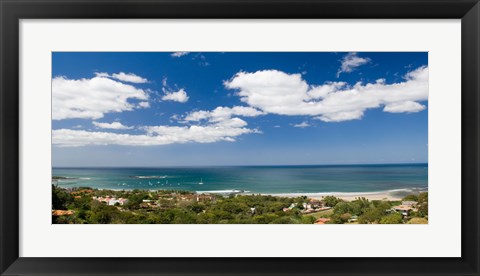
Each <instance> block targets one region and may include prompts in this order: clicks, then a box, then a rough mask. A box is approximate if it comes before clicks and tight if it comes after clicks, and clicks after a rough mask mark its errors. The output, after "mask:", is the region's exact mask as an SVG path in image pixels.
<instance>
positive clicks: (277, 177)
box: [52, 164, 428, 195]
mask: <svg viewBox="0 0 480 276" xmlns="http://www.w3.org/2000/svg"><path fill="white" fill-rule="evenodd" d="M52 176H54V178H61V179H53V180H52V183H53V184H55V185H58V186H60V187H64V188H69V187H70V188H71V187H91V188H97V189H110V190H133V189H145V190H187V191H192V192H205V193H206V192H210V193H215V192H216V193H261V194H305V195H309V194H329V193H357V194H358V193H371V192H386V191H390V192H402V193H404V194H408V193H410V192H419V191H426V190H427V189H428V164H382V165H311V166H216V167H165V168H53V170H52Z"/></svg>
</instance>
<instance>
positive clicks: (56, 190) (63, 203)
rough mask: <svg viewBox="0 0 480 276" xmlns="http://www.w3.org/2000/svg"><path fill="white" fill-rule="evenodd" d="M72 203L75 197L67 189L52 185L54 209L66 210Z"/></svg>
mask: <svg viewBox="0 0 480 276" xmlns="http://www.w3.org/2000/svg"><path fill="white" fill-rule="evenodd" d="M72 203H73V198H72V196H71V195H70V194H69V193H68V192H67V191H66V190H65V189H62V188H60V187H57V186H55V185H52V209H60V210H66V209H67V206H68V205H70V204H72Z"/></svg>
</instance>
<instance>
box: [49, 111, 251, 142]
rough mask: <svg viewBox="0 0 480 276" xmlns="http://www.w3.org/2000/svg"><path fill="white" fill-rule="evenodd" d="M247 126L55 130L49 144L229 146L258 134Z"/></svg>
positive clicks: (238, 123) (231, 122)
mask: <svg viewBox="0 0 480 276" xmlns="http://www.w3.org/2000/svg"><path fill="white" fill-rule="evenodd" d="M246 126H247V123H246V122H245V121H243V120H242V119H239V118H231V119H229V120H224V121H221V122H218V123H214V124H207V125H203V126H196V125H192V126H146V127H143V130H144V131H145V133H144V134H138V135H132V134H119V133H111V132H93V131H84V130H72V129H58V130H53V131H52V143H53V145H56V146H59V147H79V146H87V145H125V146H156V145H168V144H174V143H181V144H183V143H192V142H196V143H213V142H218V141H227V142H233V141H235V140H236V137H238V136H240V135H243V134H248V133H259V131H258V130H256V129H250V128H247V127H246Z"/></svg>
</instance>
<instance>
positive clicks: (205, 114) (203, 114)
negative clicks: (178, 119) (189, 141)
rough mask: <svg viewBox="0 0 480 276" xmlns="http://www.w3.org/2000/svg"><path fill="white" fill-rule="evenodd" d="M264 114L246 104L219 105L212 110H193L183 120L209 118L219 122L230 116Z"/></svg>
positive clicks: (195, 120)
mask: <svg viewBox="0 0 480 276" xmlns="http://www.w3.org/2000/svg"><path fill="white" fill-rule="evenodd" d="M262 114H264V113H263V112H262V111H260V110H258V109H255V108H252V107H248V106H234V107H223V106H219V107H217V108H215V109H214V110H212V111H205V110H200V111H194V112H191V113H189V114H187V116H185V118H184V120H185V121H193V122H198V121H201V120H209V121H211V122H220V121H224V120H227V119H230V118H231V117H232V116H243V117H256V116H259V115H262Z"/></svg>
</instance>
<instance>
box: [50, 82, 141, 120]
mask: <svg viewBox="0 0 480 276" xmlns="http://www.w3.org/2000/svg"><path fill="white" fill-rule="evenodd" d="M148 99H149V96H148V93H147V92H146V91H145V90H143V89H138V88H136V87H134V86H132V85H129V84H124V83H121V82H118V81H115V80H112V79H110V78H106V77H102V76H99V75H97V76H96V77H94V78H91V79H67V78H66V77H63V76H60V77H55V78H53V80H52V119H53V120H62V119H71V118H81V119H94V120H95V119H99V118H102V117H103V116H104V114H105V113H111V112H123V111H131V110H134V109H135V108H145V107H146V104H145V101H147V100H148ZM131 100H140V101H142V102H141V103H140V104H136V103H132V102H131Z"/></svg>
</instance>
